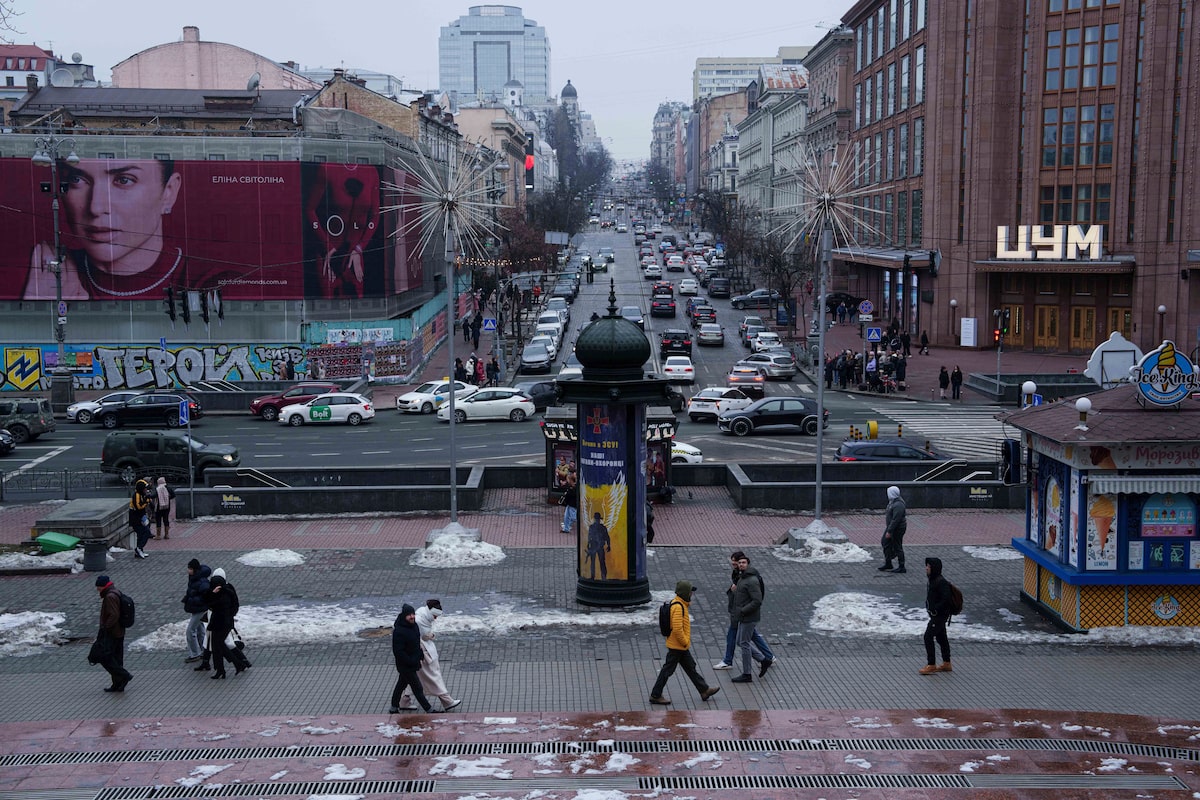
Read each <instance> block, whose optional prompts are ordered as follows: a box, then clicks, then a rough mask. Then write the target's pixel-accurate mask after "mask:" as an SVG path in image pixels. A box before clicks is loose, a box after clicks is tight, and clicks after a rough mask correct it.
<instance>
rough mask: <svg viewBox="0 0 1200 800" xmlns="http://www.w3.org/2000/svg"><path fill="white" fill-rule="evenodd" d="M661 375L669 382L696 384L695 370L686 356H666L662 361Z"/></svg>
mask: <svg viewBox="0 0 1200 800" xmlns="http://www.w3.org/2000/svg"><path fill="white" fill-rule="evenodd" d="M663 375H664V376H665V377H666V379H667V380H669V381H682V382H683V383H695V382H696V368H695V367H694V366H693V365H692V359H691V358H689V357H688V356H667V357H666V359H665V360H664V361H663Z"/></svg>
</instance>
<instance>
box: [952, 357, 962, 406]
mask: <svg viewBox="0 0 1200 800" xmlns="http://www.w3.org/2000/svg"><path fill="white" fill-rule="evenodd" d="M962 381H963V374H962V370H961V369H959V368H958V365H957V364H955V365H954V372H951V373H950V389H951V392H950V396H951V397H952V398H953V399H955V400H961V399H962Z"/></svg>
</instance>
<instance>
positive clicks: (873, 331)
mask: <svg viewBox="0 0 1200 800" xmlns="http://www.w3.org/2000/svg"><path fill="white" fill-rule="evenodd" d="M867 341H868V342H882V341H883V328H867Z"/></svg>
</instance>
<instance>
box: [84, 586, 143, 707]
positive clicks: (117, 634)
mask: <svg viewBox="0 0 1200 800" xmlns="http://www.w3.org/2000/svg"><path fill="white" fill-rule="evenodd" d="M96 590H97V591H98V592H99V593H100V630H99V631H98V632H97V633H96V642H95V644H93V645H92V651H91V653H89V654H88V661H89V662H91V663H93V664H99V665H100V666H102V667H104V670H105V671H106V672H107V673H108V674H109V675H110V676H111V677H112V685H111V686H107V687H105V689H104V691H106V692H123V691H125V687H126V686H128V685H129V682H130V681H131V680H133V675H131V674H130V672H129V670H127V669H125V628H123V627H122V626H121V593H120V592H118V591H117V589H116V587H115V586H113V582H112V580H110V579H109V577H108V576H107V575H101V576H99V577H98V578H96Z"/></svg>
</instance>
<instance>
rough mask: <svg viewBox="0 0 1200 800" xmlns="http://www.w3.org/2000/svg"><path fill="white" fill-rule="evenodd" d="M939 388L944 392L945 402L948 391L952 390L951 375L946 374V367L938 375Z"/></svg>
mask: <svg viewBox="0 0 1200 800" xmlns="http://www.w3.org/2000/svg"><path fill="white" fill-rule="evenodd" d="M938 388H939V389H941V390H942V399H943V400H945V399H946V390H947V389H948V388H950V373H949V372H946V368H945V367H942V371H941V372H939V373H938Z"/></svg>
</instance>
